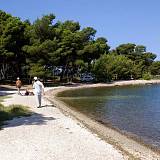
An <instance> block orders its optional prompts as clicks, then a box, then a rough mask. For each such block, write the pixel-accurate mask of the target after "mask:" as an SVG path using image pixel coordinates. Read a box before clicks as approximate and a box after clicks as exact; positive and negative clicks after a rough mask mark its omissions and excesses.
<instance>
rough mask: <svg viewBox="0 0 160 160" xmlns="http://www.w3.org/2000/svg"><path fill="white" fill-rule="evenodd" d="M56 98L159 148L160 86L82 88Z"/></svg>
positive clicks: (66, 92)
mask: <svg viewBox="0 0 160 160" xmlns="http://www.w3.org/2000/svg"><path fill="white" fill-rule="evenodd" d="M58 96H59V97H60V98H61V99H62V100H63V101H64V102H65V103H67V104H69V105H70V106H72V107H74V108H75V109H77V110H79V111H81V112H83V113H85V114H87V115H88V116H91V117H92V118H95V119H96V120H100V121H102V122H103V123H106V124H107V123H110V124H112V126H114V127H116V128H118V129H121V130H123V131H126V132H129V133H131V134H133V135H137V136H138V137H140V138H141V139H143V141H144V142H146V143H148V144H152V145H154V146H156V147H159V148H160V85H145V86H125V87H112V88H111V87H100V88H87V89H86V88H85V89H78V90H70V91H65V92H63V93H60V94H59V95H58Z"/></svg>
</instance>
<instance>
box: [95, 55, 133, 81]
mask: <svg viewBox="0 0 160 160" xmlns="http://www.w3.org/2000/svg"><path fill="white" fill-rule="evenodd" d="M132 64H133V63H132V61H131V60H129V59H128V58H126V57H125V56H123V55H114V54H108V55H107V54H105V55H103V56H101V57H100V59H98V60H97V61H96V62H95V64H94V69H93V72H94V74H95V75H96V78H97V80H98V81H104V82H105V81H111V80H112V79H114V80H115V79H116V80H120V79H130V76H131V73H132Z"/></svg>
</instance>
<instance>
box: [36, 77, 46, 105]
mask: <svg viewBox="0 0 160 160" xmlns="http://www.w3.org/2000/svg"><path fill="white" fill-rule="evenodd" d="M33 88H34V94H35V98H36V104H37V108H40V107H41V101H42V94H43V95H44V85H43V83H42V82H40V81H39V80H38V78H37V77H34V83H33Z"/></svg>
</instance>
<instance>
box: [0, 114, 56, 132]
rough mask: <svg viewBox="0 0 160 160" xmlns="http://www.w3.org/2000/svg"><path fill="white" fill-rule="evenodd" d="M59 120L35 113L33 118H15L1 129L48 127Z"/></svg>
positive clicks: (6, 122) (32, 115)
mask: <svg viewBox="0 0 160 160" xmlns="http://www.w3.org/2000/svg"><path fill="white" fill-rule="evenodd" d="M56 119H57V118H54V117H47V116H44V115H42V114H39V113H33V114H31V116H27V117H20V118H14V119H13V120H9V121H5V122H4V125H2V126H1V129H4V128H9V127H17V126H22V125H46V124H47V122H48V121H54V120H56Z"/></svg>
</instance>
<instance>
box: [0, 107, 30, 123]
mask: <svg viewBox="0 0 160 160" xmlns="http://www.w3.org/2000/svg"><path fill="white" fill-rule="evenodd" d="M30 115H31V112H30V111H29V109H28V108H27V107H25V106H21V105H11V106H7V107H4V106H3V105H2V104H0V125H2V124H3V123H4V121H7V120H11V119H13V118H15V117H21V116H30Z"/></svg>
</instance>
